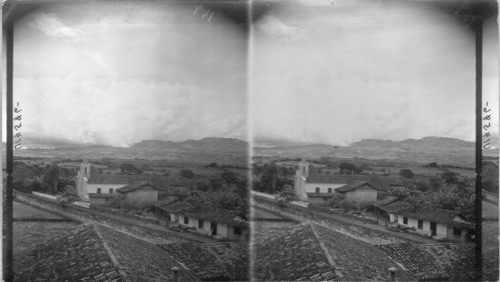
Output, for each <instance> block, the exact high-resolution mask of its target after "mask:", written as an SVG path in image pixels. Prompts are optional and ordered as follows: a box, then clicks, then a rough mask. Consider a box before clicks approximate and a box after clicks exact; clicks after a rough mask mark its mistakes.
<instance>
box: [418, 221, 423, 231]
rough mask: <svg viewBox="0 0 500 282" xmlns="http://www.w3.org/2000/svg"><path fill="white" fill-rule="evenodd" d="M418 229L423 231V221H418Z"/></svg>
mask: <svg viewBox="0 0 500 282" xmlns="http://www.w3.org/2000/svg"><path fill="white" fill-rule="evenodd" d="M418 229H424V221H423V220H420V219H419V220H418Z"/></svg>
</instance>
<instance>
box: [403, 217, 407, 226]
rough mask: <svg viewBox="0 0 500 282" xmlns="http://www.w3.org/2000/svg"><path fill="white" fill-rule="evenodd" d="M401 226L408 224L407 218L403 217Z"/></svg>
mask: <svg viewBox="0 0 500 282" xmlns="http://www.w3.org/2000/svg"><path fill="white" fill-rule="evenodd" d="M403 224H408V218H407V217H406V216H405V217H403Z"/></svg>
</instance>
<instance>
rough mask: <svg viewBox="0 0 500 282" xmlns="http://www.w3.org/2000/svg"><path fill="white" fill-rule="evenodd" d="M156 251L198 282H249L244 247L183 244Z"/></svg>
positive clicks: (246, 250)
mask: <svg viewBox="0 0 500 282" xmlns="http://www.w3.org/2000/svg"><path fill="white" fill-rule="evenodd" d="M160 247H161V248H163V249H164V250H166V251H167V253H168V254H169V255H170V256H172V257H173V258H174V259H175V260H176V261H179V262H180V263H182V264H183V265H185V266H186V267H187V268H188V269H189V270H190V271H192V272H193V273H194V274H195V275H196V276H197V277H198V278H199V279H201V280H212V281H213V280H237V281H242V280H249V276H248V266H249V253H248V247H247V245H242V244H236V243H208V244H199V243H193V242H185V243H178V244H169V245H160Z"/></svg>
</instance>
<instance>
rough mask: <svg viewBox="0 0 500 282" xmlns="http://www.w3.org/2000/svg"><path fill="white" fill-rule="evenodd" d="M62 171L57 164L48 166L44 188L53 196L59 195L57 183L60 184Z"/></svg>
mask: <svg viewBox="0 0 500 282" xmlns="http://www.w3.org/2000/svg"><path fill="white" fill-rule="evenodd" d="M59 177H60V171H59V167H58V166H57V165H56V164H53V165H47V166H46V167H45V172H44V174H43V186H44V188H45V189H46V191H47V192H49V193H50V194H52V195H55V194H56V193H57V183H58V182H59Z"/></svg>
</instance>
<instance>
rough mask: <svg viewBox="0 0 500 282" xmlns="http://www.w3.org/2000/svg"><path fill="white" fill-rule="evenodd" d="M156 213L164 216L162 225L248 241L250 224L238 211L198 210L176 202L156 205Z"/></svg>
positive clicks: (207, 208)
mask: <svg viewBox="0 0 500 282" xmlns="http://www.w3.org/2000/svg"><path fill="white" fill-rule="evenodd" d="M155 207H156V212H157V213H159V214H161V215H163V217H164V219H163V220H162V219H160V224H165V225H167V224H169V223H178V224H179V225H181V226H185V227H189V228H192V229H194V230H195V231H196V232H198V233H202V234H206V235H207V236H211V237H216V238H227V239H231V240H236V241H239V240H247V239H248V237H249V233H248V223H247V221H246V220H245V219H243V218H242V217H241V216H239V215H238V211H236V210H227V209H219V208H213V207H206V208H196V207H194V206H193V205H191V204H189V203H186V202H182V201H175V202H173V203H168V204H157V205H155Z"/></svg>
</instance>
